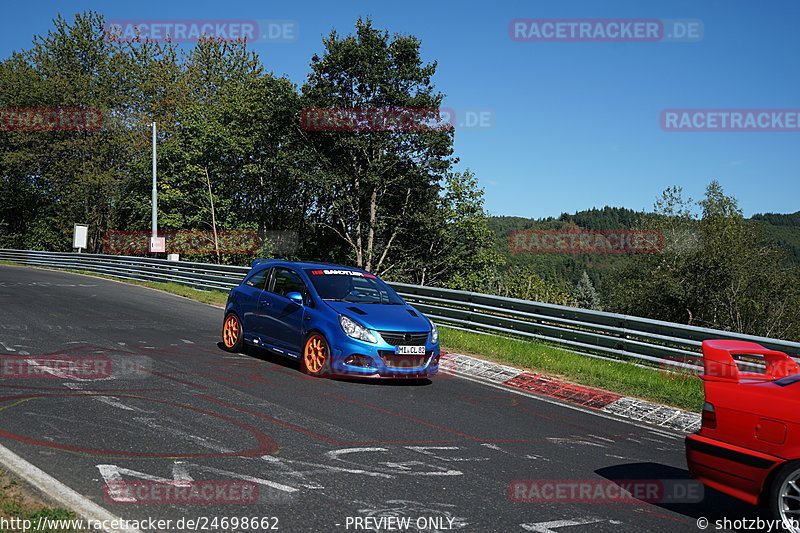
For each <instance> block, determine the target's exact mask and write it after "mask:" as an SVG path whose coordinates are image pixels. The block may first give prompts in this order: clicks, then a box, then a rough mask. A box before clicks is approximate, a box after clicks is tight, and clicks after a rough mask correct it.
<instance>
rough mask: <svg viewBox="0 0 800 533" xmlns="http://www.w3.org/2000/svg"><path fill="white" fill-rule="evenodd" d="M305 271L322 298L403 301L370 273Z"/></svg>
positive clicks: (371, 301) (381, 301)
mask: <svg viewBox="0 0 800 533" xmlns="http://www.w3.org/2000/svg"><path fill="white" fill-rule="evenodd" d="M306 273H307V274H308V277H310V278H311V283H313V284H314V288H315V289H317V293H318V294H319V295H320V297H321V298H322V299H323V300H333V301H339V302H353V303H359V304H393V305H400V304H402V303H404V302H403V300H402V298H400V297H399V296H398V295H397V293H396V292H394V290H393V289H392V288H391V287H389V286H388V285H386V283H384V282H383V281H381V280H379V279H378V278H377V277H375V276H373V275H372V274H366V273H364V272H359V271H357V270H338V269H337V270H334V269H325V270H317V269H307V270H306Z"/></svg>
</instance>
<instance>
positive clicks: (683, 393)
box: [0, 261, 703, 412]
mask: <svg viewBox="0 0 800 533" xmlns="http://www.w3.org/2000/svg"><path fill="white" fill-rule="evenodd" d="M0 263H2V264H11V265H18V266H27V265H20V263H13V262H9V261H0ZM59 270H60V269H59ZM71 272H77V273H80V274H86V275H89V276H96V277H100V278H106V279H113V280H117V281H123V282H126V283H131V284H134V285H140V286H143V287H149V288H151V289H158V290H162V291H166V292H169V293H172V294H177V295H179V296H184V297H186V298H191V299H193V300H198V301H200V302H203V303H207V304H213V305H225V302H226V301H227V298H228V293H227V292H223V291H216V290H211V291H205V290H197V289H193V288H191V287H188V286H186V285H180V284H178V283H157V282H150V281H135V280H126V279H120V278H116V277H113V276H107V275H102V274H97V273H94V272H90V271H77V270H73V271H71ZM439 330H440V334H441V339H440V343H441V345H442V348H443V349H444V350H446V351H449V352H453V353H461V354H465V355H473V356H475V357H479V358H482V359H487V360H490V361H495V362H498V363H503V364H507V365H511V366H516V367H519V368H522V369H525V370H529V371H531V372H534V373H542V374H545V375H548V376H552V377H556V378H560V379H563V380H564V381H568V382H572V383H576V384H580V385H587V386H590V387H598V388H602V389H607V390H610V391H613V392H616V393H618V394H623V395H625V396H634V397H636V398H642V399H644V400H650V401H654V402H658V403H662V404H666V405H671V406H673V407H679V408H681V409H687V410H690V411H694V412H699V411H700V408H701V407H702V405H703V385H702V382H701V381H700V380H699V379H697V378H693V377H691V376H685V375H676V374H670V373H668V372H665V371H662V370H659V369H653V370H651V369H647V368H642V367H639V366H635V365H631V364H628V363H624V362H615V361H605V360H602V359H596V358H593V357H586V356H584V355H578V354H575V353H572V352H569V351H567V350H562V349H560V348H556V347H554V346H550V345H548V344H545V343H542V342H536V341H528V340H519V339H509V338H505V337H496V336H494V335H484V334H480V333H472V332H468V331H463V330H459V329H453V328H447V327H441V328H439Z"/></svg>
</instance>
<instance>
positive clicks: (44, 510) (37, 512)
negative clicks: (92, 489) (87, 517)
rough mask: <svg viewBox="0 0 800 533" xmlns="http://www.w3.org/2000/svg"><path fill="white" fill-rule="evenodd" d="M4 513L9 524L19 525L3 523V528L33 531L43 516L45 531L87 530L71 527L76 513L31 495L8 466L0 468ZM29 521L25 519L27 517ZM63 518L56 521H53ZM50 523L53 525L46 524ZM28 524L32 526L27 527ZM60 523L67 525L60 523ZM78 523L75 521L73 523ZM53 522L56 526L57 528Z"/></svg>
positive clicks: (1, 509) (1, 510)
mask: <svg viewBox="0 0 800 533" xmlns="http://www.w3.org/2000/svg"><path fill="white" fill-rule="evenodd" d="M0 517H2V518H3V519H4V520H5V522H6V525H12V526H15V527H11V528H6V529H3V528H2V527H0V532H5V531H8V532H12V531H13V532H17V531H19V532H22V531H33V528H35V527H36V526H37V525H38V523H39V519H40V518H41V519H42V529H38V530H36V531H39V532H41V533H72V532H78V531H84V530H81V529H74V528H71V527H69V526H68V525H67V524H68V521H69V520H75V519H76V516H75V513H73V512H72V511H67V510H66V509H61V508H58V507H48V506H47V505H44V504H43V503H42V502H41V501H39V500H38V499H37V498H35V497H34V496H32V495H31V493H30V491H28V490H27V488H26V487H24V486H23V485H22V484H21V483H20V482H19V481H17V479H16V478H14V477H13V476H12V475H10V474H9V473H8V472H6V471H5V470H2V469H0ZM26 520H27V521H29V522H27V523H26V522H24V521H26ZM55 520H58V521H62V522H60V524H59V523H53V521H55ZM45 524H48V525H49V526H50V527H45ZM26 525H30V526H31V527H28V528H26V527H25V526H26ZM58 525H62V526H66V527H57V526H58ZM73 525H74V524H73ZM53 526H56V528H54V527H53Z"/></svg>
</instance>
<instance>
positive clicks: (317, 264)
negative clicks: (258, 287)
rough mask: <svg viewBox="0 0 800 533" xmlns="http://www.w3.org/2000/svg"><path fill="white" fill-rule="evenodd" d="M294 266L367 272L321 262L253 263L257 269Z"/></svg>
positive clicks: (272, 260) (259, 261)
mask: <svg viewBox="0 0 800 533" xmlns="http://www.w3.org/2000/svg"><path fill="white" fill-rule="evenodd" d="M262 265H264V266H281V265H283V266H293V267H296V268H302V269H306V268H331V267H335V268H339V269H344V270H355V271H357V272H366V270H364V269H361V268H357V267H353V266H346V265H339V264H336V263H324V262H321V261H286V260H284V259H256V260H255V261H253V264H252V267H253V268H255V267H257V266H262Z"/></svg>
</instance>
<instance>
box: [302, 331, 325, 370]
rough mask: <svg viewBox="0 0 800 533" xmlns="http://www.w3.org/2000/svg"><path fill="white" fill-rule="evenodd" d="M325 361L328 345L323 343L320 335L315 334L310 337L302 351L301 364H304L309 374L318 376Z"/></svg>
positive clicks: (323, 340)
mask: <svg viewBox="0 0 800 533" xmlns="http://www.w3.org/2000/svg"><path fill="white" fill-rule="evenodd" d="M327 359H328V343H327V342H325V339H324V338H323V337H322V335H319V334H316V333H315V334H314V335H311V336H310V337H309V338H308V340H307V341H306V347H305V349H304V350H303V363H305V367H306V370H308V372H309V373H311V374H320V373H321V372H322V369H323V368H324V367H325V362H326V361H327Z"/></svg>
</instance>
